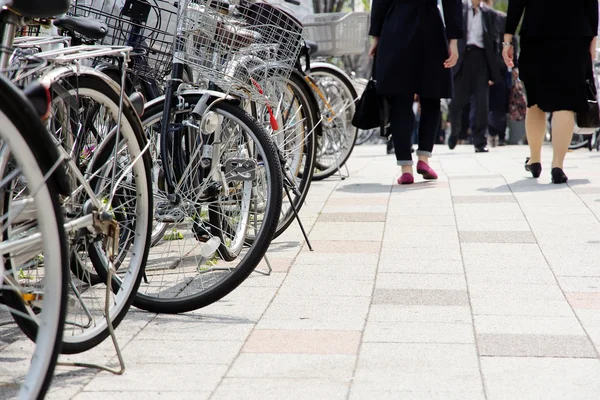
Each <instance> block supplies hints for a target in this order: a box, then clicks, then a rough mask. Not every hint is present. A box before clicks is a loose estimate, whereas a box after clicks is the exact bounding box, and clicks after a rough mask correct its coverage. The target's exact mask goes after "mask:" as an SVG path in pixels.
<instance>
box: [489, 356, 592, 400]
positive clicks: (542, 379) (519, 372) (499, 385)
mask: <svg viewBox="0 0 600 400" xmlns="http://www.w3.org/2000/svg"><path fill="white" fill-rule="evenodd" d="M481 369H482V371H483V376H484V379H485V385H486V392H487V397H488V399H492V400H495V399H517V398H518V399H569V398H577V399H590V400H591V399H597V398H598V397H599V396H600V379H599V377H600V360H593V359H570V358H523V357H521V358H513V357H482V358H481Z"/></svg>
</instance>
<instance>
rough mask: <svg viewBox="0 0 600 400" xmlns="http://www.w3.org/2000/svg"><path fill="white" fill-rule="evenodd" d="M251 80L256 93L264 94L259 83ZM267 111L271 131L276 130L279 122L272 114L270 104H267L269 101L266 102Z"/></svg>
mask: <svg viewBox="0 0 600 400" xmlns="http://www.w3.org/2000/svg"><path fill="white" fill-rule="evenodd" d="M250 79H251V80H252V84H254V86H255V87H256V90H258V93H260V94H262V95H264V94H265V91H264V90H263V89H262V88H261V87H260V85H259V84H258V82H256V81H255V80H254V79H252V78H250ZM267 111H268V112H269V120H270V121H269V122H270V123H271V128H273V131H276V130H278V129H279V124H278V123H277V118H275V115H273V109H272V108H271V106H270V105H269V103H268V102H267Z"/></svg>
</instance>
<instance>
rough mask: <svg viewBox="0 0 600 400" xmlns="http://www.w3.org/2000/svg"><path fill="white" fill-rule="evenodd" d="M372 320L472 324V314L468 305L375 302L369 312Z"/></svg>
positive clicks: (370, 320)
mask: <svg viewBox="0 0 600 400" xmlns="http://www.w3.org/2000/svg"><path fill="white" fill-rule="evenodd" d="M372 321H383V322H432V323H440V324H441V323H456V324H471V323H472V316H471V309H470V308H469V307H468V306H456V307H451V306H405V305H395V304H373V305H372V306H371V311H370V312H369V323H371V322H372Z"/></svg>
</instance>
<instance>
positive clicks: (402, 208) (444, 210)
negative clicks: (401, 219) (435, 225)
mask: <svg viewBox="0 0 600 400" xmlns="http://www.w3.org/2000/svg"><path fill="white" fill-rule="evenodd" d="M453 215H454V209H453V208H452V207H451V206H447V207H436V206H429V207H427V206H420V207H419V206H418V205H417V204H414V205H413V204H402V203H399V204H398V205H397V206H395V207H392V206H391V205H390V207H389V209H388V216H419V217H420V216H424V217H432V216H453Z"/></svg>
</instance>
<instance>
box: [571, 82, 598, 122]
mask: <svg viewBox="0 0 600 400" xmlns="http://www.w3.org/2000/svg"><path fill="white" fill-rule="evenodd" d="M594 82H595V80H594V79H593V78H592V79H587V80H586V81H585V84H586V95H587V109H586V110H585V111H583V112H579V113H577V116H576V122H577V127H579V128H591V129H597V128H600V107H598V94H597V91H596V85H595V84H594ZM592 133H593V132H592Z"/></svg>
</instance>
